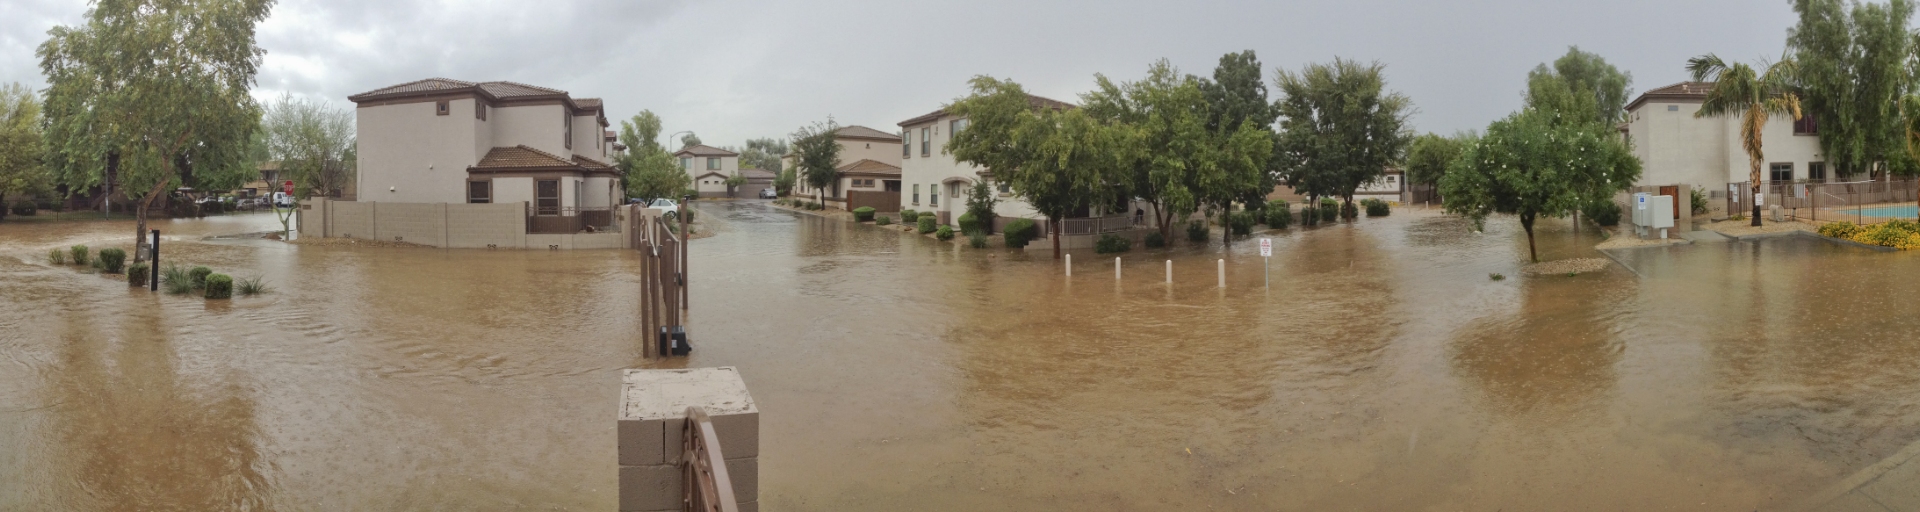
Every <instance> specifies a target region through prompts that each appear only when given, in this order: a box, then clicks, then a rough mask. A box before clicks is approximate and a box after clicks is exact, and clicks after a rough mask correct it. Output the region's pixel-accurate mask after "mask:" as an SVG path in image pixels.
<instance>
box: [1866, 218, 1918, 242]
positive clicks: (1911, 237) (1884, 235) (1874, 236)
mask: <svg viewBox="0 0 1920 512" xmlns="http://www.w3.org/2000/svg"><path fill="white" fill-rule="evenodd" d="M1848 239H1849V240H1853V241H1855V242H1860V243H1863V244H1869V245H1878V246H1883V247H1892V248H1896V249H1920V223H1915V222H1914V221H1910V220H1890V221H1886V222H1882V223H1879V224H1874V225H1872V226H1864V227H1861V228H1860V229H1859V230H1858V231H1857V232H1855V233H1853V236H1851V237H1849V238H1848Z"/></svg>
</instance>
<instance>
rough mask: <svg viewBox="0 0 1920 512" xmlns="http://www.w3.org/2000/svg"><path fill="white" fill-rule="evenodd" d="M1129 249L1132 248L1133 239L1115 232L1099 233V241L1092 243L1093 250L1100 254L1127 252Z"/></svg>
mask: <svg viewBox="0 0 1920 512" xmlns="http://www.w3.org/2000/svg"><path fill="white" fill-rule="evenodd" d="M1130 249H1133V240H1130V239H1128V238H1127V237H1124V236H1120V235H1115V234H1106V235H1100V241H1098V242H1094V243H1093V252H1097V253H1100V254H1112V253H1116V252H1127V251H1128V250H1130Z"/></svg>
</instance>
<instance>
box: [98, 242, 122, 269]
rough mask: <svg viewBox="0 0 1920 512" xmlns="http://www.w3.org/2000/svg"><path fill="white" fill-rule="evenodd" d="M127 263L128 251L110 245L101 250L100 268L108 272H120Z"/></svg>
mask: <svg viewBox="0 0 1920 512" xmlns="http://www.w3.org/2000/svg"><path fill="white" fill-rule="evenodd" d="M126 263H127V251H123V250H120V249H119V248H117V247H108V248H105V249H101V250H100V268H101V269H102V270H106V271H107V273H108V274H118V273H120V270H121V269H122V268H123V266H124V265H126Z"/></svg>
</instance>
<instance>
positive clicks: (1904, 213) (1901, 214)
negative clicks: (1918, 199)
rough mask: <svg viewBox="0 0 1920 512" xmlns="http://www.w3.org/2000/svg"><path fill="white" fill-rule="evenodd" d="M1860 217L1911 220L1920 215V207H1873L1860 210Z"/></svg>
mask: <svg viewBox="0 0 1920 512" xmlns="http://www.w3.org/2000/svg"><path fill="white" fill-rule="evenodd" d="M1860 215H1861V216H1865V217H1895V218H1912V217H1913V216H1915V215H1920V206H1912V205H1908V206H1875V207H1872V208H1862V209H1860Z"/></svg>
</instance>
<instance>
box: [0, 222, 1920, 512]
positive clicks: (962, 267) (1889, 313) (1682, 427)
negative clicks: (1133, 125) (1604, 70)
mask: <svg viewBox="0 0 1920 512" xmlns="http://www.w3.org/2000/svg"><path fill="white" fill-rule="evenodd" d="M698 207H699V208H701V209H702V210H703V211H702V213H703V214H704V215H703V217H704V218H705V219H707V222H709V223H712V224H713V225H712V226H711V229H712V230H714V231H715V232H716V233H717V236H714V237H712V238H706V239H701V240H696V241H694V243H693V244H692V246H691V249H690V250H691V252H692V258H693V259H692V262H693V265H692V277H691V281H692V285H693V289H692V295H691V298H690V303H691V306H692V307H693V312H692V316H691V327H690V332H691V334H692V337H693V342H694V345H695V347H696V350H695V352H694V355H693V356H692V357H690V358H685V359H675V360H667V361H662V360H658V359H645V358H642V356H641V345H640V343H639V339H638V330H639V321H638V319H637V318H634V317H633V313H634V312H635V311H637V309H638V302H637V301H636V300H635V295H636V291H635V289H636V287H637V283H638V281H639V280H638V278H637V275H636V273H635V271H636V269H637V266H638V261H637V259H635V258H633V257H631V256H630V255H628V254H626V253H624V252H621V251H484V250H440V249H399V248H379V249H375V248H355V247H321V246H293V245H287V244H283V243H280V242H274V241H266V240H238V239H230V240H200V239H199V238H200V237H202V236H206V235H216V234H226V233H240V232H247V231H265V230H271V229H275V228H277V226H278V222H277V221H275V220H274V219H272V217H271V216H267V215H251V216H236V217H220V218H216V219H209V220H196V221H182V222H176V223H162V224H161V225H160V226H159V229H162V230H166V231H167V232H168V233H169V234H175V235H179V236H180V237H182V238H183V240H181V241H178V242H170V243H168V244H166V245H165V246H164V247H165V249H163V251H164V254H163V259H165V260H166V261H172V262H181V263H194V264H204V265H208V266H211V267H213V268H215V269H216V270H218V271H223V272H227V273H230V274H233V275H236V276H239V277H248V276H264V277H265V278H266V280H267V282H268V283H269V285H271V286H273V287H274V292H273V293H271V294H268V295H265V296H263V297H253V298H240V299H236V300H234V301H232V303H230V304H226V303H217V302H216V303H210V302H207V301H204V300H200V299H193V298H185V297H176V296H167V295H156V294H151V293H148V292H145V291H130V290H128V287H127V286H126V285H125V284H124V281H121V280H118V279H115V278H108V277H102V276H97V275H92V274H86V273H81V272H77V271H75V270H73V269H71V268H56V267H51V266H49V265H48V264H47V263H46V262H45V252H46V250H47V248H50V247H54V246H64V245H67V244H71V243H80V242H85V243H89V245H93V246H94V247H95V248H99V247H103V246H106V245H108V244H105V243H101V242H100V241H101V240H110V241H112V242H114V243H116V244H125V243H127V241H122V238H123V237H126V236H127V233H130V232H131V230H132V228H131V225H130V224H129V223H124V222H96V223H68V224H57V225H56V224H30V223H14V222H7V223H4V224H0V276H4V278H3V279H0V510H97V509H160V510H209V509H242V508H247V509H276V510H369V509H426V510H474V509H512V508H538V509H576V510H580V509H592V510H608V509H611V508H613V506H614V503H615V496H616V489H615V481H614V480H615V478H614V467H615V460H614V442H615V439H614V431H613V427H614V425H613V418H614V411H613V409H614V403H615V401H616V398H617V393H618V370H619V369H621V368H632V367H681V366H722V365H732V366H738V367H740V369H741V373H742V375H743V376H744V377H745V379H746V381H747V384H748V385H749V387H750V388H751V390H752V392H753V394H754V396H755V399H756V401H757V402H758V404H759V406H760V408H761V411H762V418H761V429H762V430H761V443H762V447H761V454H760V472H761V476H760V479H761V502H762V504H763V508H764V509H766V510H1063V509H1081V510H1165V509H1176V508H1177V509H1183V510H1198V509H1204V508H1207V507H1211V508H1213V509H1222V510H1458V509H1469V510H1493V509H1502V508H1504V509H1508V510H1544V509H1554V510H1646V509H1688V510H1752V509H1756V508H1760V509H1766V508H1774V507H1779V506H1783V505H1786V504H1789V503H1791V502H1793V501H1794V500H1795V499H1797V498H1799V497H1801V496H1803V495H1806V494H1809V493H1811V492H1814V491H1815V490H1817V489H1819V488H1821V487H1823V486H1825V485H1827V484H1830V483H1832V482H1834V481H1837V480H1839V479H1841V478H1843V477H1845V476H1846V475H1847V474H1849V473H1850V472H1852V471H1854V470H1857V469H1859V468H1862V467H1865V466H1867V465H1869V464H1872V463H1873V462H1875V461H1877V460H1879V458H1880V457H1881V456H1884V455H1886V454H1888V453H1891V452H1893V451H1895V450H1898V449H1899V448H1901V447H1902V446H1904V445H1906V444H1907V443H1910V442H1913V441H1915V440H1920V336H1916V335H1915V334H1914V333H1915V332H1916V331H1920V307H1916V306H1915V304H1914V301H1915V299H1916V298H1920V284H1916V283H1920V280H1916V279H1915V277H1916V276H1920V258H1917V257H1915V256H1914V255H1911V254H1906V253H1894V254H1887V253H1876V252H1871V251H1866V250H1861V249H1852V248H1843V247H1837V246H1832V245H1828V244H1824V243H1821V242H1817V241H1813V240H1809V239H1801V238H1783V239H1773V240H1767V241H1763V242H1757V243H1756V242H1734V243H1719V244H1697V245H1693V246H1683V247H1669V248H1658V249H1639V250H1632V251H1622V252H1619V253H1616V254H1615V255H1616V256H1618V257H1619V258H1620V261H1621V263H1622V264H1624V265H1625V266H1626V268H1623V267H1622V266H1619V265H1616V266H1614V267H1611V268H1610V269H1609V270H1607V271H1604V272H1600V273H1594V274H1584V275H1578V276H1571V277H1568V276H1552V277H1524V278H1523V277H1520V275H1519V272H1518V270H1519V267H1520V265H1521V264H1522V261H1521V260H1523V259H1524V258H1525V254H1526V245H1525V244H1526V242H1525V239H1524V237H1521V236H1518V234H1517V233H1516V232H1515V231H1516V230H1517V226H1513V225H1512V224H1515V223H1513V222H1510V221H1509V222H1492V223H1490V224H1489V225H1488V232H1487V233H1486V234H1476V233H1473V232H1471V231H1470V230H1469V229H1467V225H1466V224H1465V223H1464V222H1463V221H1461V220H1459V219H1455V218H1449V217H1442V216H1438V215H1432V214H1424V213H1421V212H1418V211H1413V210H1408V211H1396V212H1395V214H1394V216H1392V217H1387V218H1383V219H1362V220H1361V221H1360V222H1358V223H1356V224H1350V225H1335V226H1329V227H1322V228H1318V229H1298V228H1296V229H1294V230H1292V231H1289V232H1283V233H1276V234H1273V235H1271V236H1274V237H1275V238H1276V239H1275V257H1274V258H1272V261H1271V266H1270V269H1271V272H1272V278H1273V279H1272V282H1273V287H1272V288H1271V289H1270V290H1269V289H1263V288H1262V287H1261V283H1262V275H1261V263H1262V262H1261V259H1260V258H1259V257H1258V256H1257V248H1256V244H1255V243H1252V242H1250V241H1249V242H1246V243H1236V244H1235V245H1234V248H1233V251H1232V252H1231V253H1230V254H1226V253H1222V252H1221V251H1220V250H1219V248H1218V247H1217V242H1216V245H1215V246H1214V247H1209V248H1205V249H1195V248H1188V247H1179V248H1175V249H1171V250H1156V251H1142V250H1136V251H1134V252H1132V253H1129V254H1127V255H1126V259H1124V260H1123V267H1124V268H1123V276H1124V277H1123V279H1121V280H1118V281H1116V280H1115V279H1114V278H1113V273H1112V272H1113V267H1112V264H1113V263H1112V259H1111V258H1110V257H1107V256H1099V255H1094V254H1091V253H1080V254H1077V256H1078V258H1076V260H1077V264H1078V265H1079V266H1080V268H1078V269H1076V272H1075V274H1076V275H1075V276H1074V277H1073V278H1071V279H1069V278H1066V277H1064V276H1063V275H1062V272H1061V271H1060V268H1059V267H1058V265H1057V263H1055V262H1054V261H1052V260H1051V259H1050V258H1049V257H1048V254H1047V253H1046V252H1045V251H1038V250H1036V251H1034V252H1032V253H1030V254H1029V253H1017V252H1006V251H1003V250H972V249H962V248H958V246H957V245H951V244H945V243H939V242H935V241H933V240H932V239H929V238H924V237H917V236H911V235H905V234H902V233H900V232H897V231H890V230H884V229H880V228H875V227H871V226H857V225H851V224H846V223H843V222H840V221H833V220H825V219H821V218H817V217H812V216H807V215H801V214H796V213H791V212H786V211H781V210H775V209H771V208H768V207H766V206H765V205H764V204H763V203H757V202H702V203H701V204H699V205H698ZM1544 224H1545V225H1544V226H1543V227H1542V230H1543V232H1542V233H1541V236H1542V240H1541V242H1542V247H1541V250H1542V257H1543V258H1565V257H1591V256H1594V253H1593V252H1592V251H1591V250H1589V249H1586V248H1587V247H1590V246H1591V245H1592V244H1593V243H1596V242H1597V241H1598V240H1597V239H1596V238H1592V235H1581V234H1575V233H1572V232H1570V231H1569V228H1568V226H1567V224H1565V223H1544ZM1222 257H1224V258H1226V259H1227V260H1228V272H1229V275H1228V287H1227V288H1226V289H1225V290H1221V289H1219V288H1216V287H1215V286H1214V276H1213V268H1214V259H1216V258H1222ZM1169 258H1171V259H1173V260H1175V261H1174V273H1175V283H1174V284H1173V285H1172V286H1167V285H1165V284H1162V281H1163V279H1164V275H1163V265H1164V261H1165V260H1166V259H1169ZM1627 268H1631V269H1632V270H1631V271H1629V270H1627ZM1490 273H1501V274H1504V275H1507V276H1511V277H1509V278H1507V279H1505V280H1499V281H1496V280H1491V279H1489V277H1488V274H1490ZM1636 274H1638V275H1636ZM1643 276H1644V277H1643Z"/></svg>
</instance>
